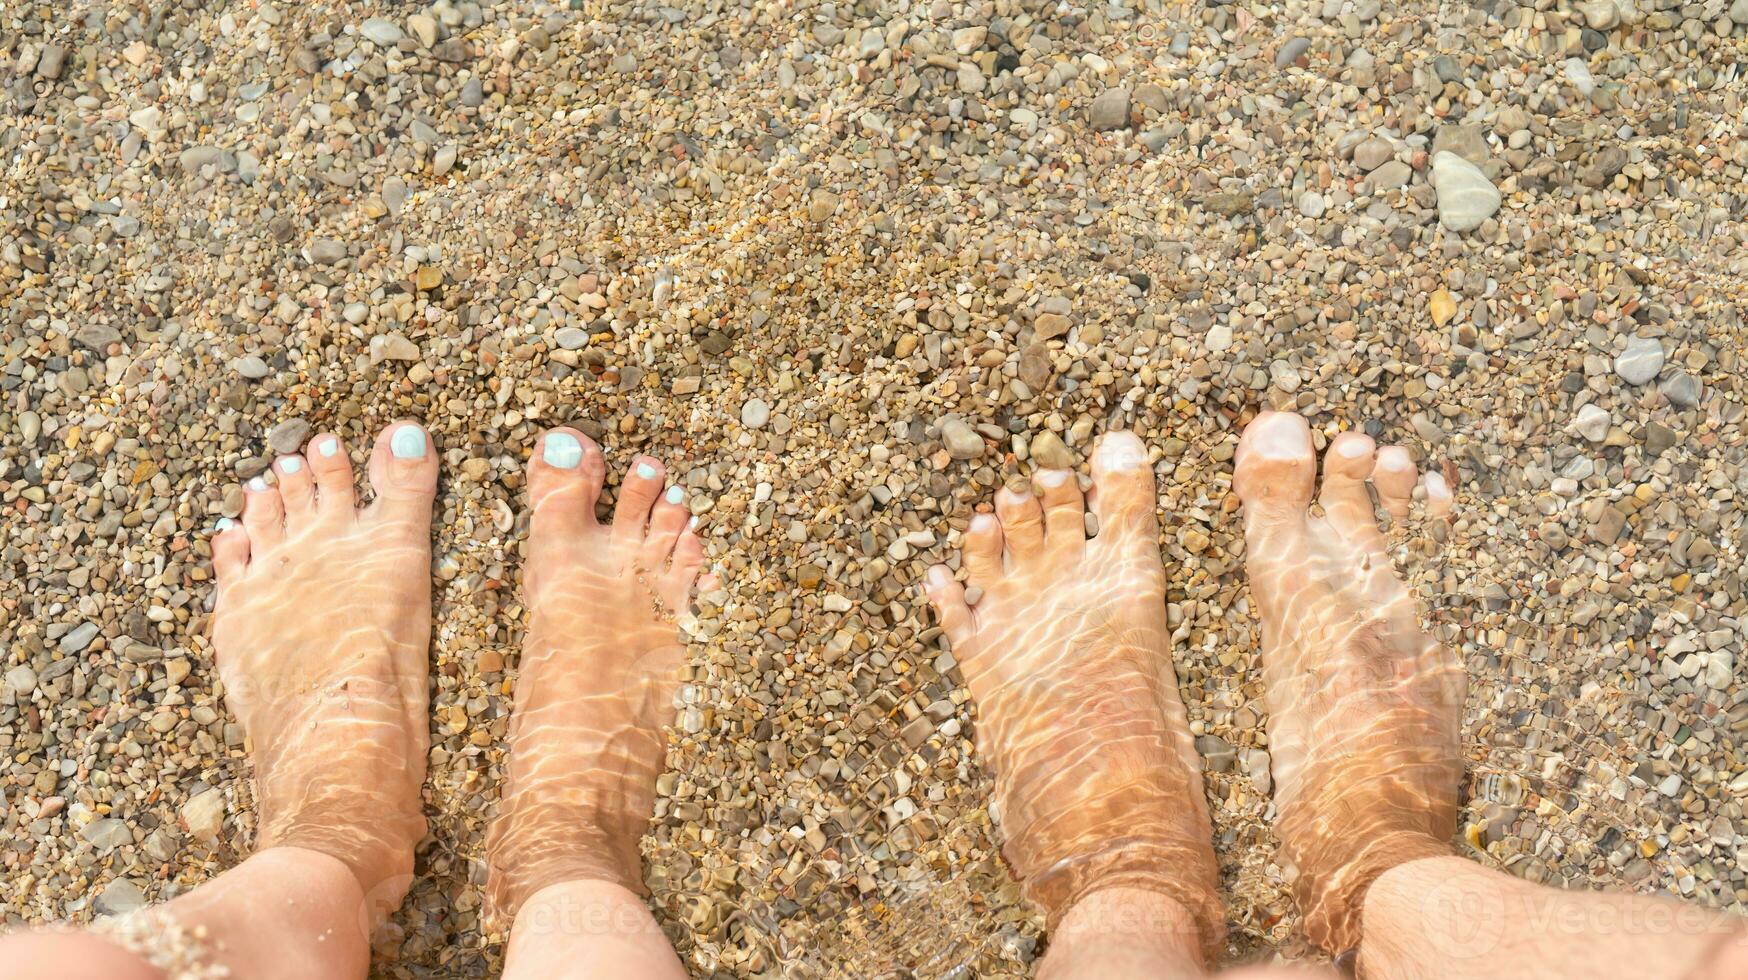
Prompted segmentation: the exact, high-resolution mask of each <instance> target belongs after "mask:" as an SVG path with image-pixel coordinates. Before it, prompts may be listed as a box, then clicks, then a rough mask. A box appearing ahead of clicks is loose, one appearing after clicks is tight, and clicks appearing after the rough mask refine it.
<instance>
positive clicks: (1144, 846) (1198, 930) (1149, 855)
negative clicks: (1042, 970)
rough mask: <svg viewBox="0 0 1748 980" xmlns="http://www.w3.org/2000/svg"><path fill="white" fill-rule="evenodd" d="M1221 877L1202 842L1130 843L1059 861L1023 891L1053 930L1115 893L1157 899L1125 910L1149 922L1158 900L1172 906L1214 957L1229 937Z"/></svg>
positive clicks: (1110, 844) (1106, 902) (1200, 945)
mask: <svg viewBox="0 0 1748 980" xmlns="http://www.w3.org/2000/svg"><path fill="white" fill-rule="evenodd" d="M1216 877H1217V872H1216V870H1215V865H1214V859H1213V853H1212V851H1211V850H1210V849H1209V848H1208V846H1207V845H1206V844H1205V843H1203V842H1201V841H1194V842H1181V841H1175V840H1168V839H1159V840H1153V839H1128V840H1118V841H1112V842H1108V846H1106V847H1105V848H1104V849H1102V850H1097V851H1093V852H1091V853H1083V854H1079V855H1076V856H1073V857H1069V858H1065V859H1062V860H1059V861H1057V862H1055V864H1054V865H1052V866H1051V867H1049V868H1048V869H1047V870H1045V871H1044V872H1042V873H1040V874H1037V875H1035V876H1033V877H1031V878H1029V879H1028V880H1027V881H1026V882H1025V886H1024V891H1025V894H1026V896H1027V898H1029V899H1031V900H1032V901H1033V902H1034V903H1036V904H1038V905H1039V906H1041V907H1043V909H1044V911H1045V913H1046V915H1047V916H1048V919H1049V922H1050V923H1051V926H1052V928H1057V927H1059V926H1060V925H1061V924H1064V923H1067V922H1068V921H1069V918H1070V917H1071V916H1073V915H1076V914H1077V910H1078V914H1080V915H1083V916H1084V915H1085V914H1086V912H1085V909H1086V908H1088V907H1089V906H1088V903H1092V906H1091V907H1106V906H1109V905H1110V903H1111V902H1112V898H1111V896H1113V895H1119V894H1120V895H1127V896H1137V895H1147V896H1152V897H1153V898H1152V899H1151V900H1149V901H1148V902H1143V903H1129V904H1126V905H1123V906H1121V908H1123V909H1125V910H1127V909H1139V910H1141V914H1142V916H1143V920H1144V922H1143V924H1145V922H1150V921H1155V919H1156V910H1158V909H1159V907H1160V906H1159V905H1158V903H1159V902H1164V903H1169V905H1170V906H1171V908H1172V909H1173V910H1175V912H1174V914H1175V915H1178V916H1182V917H1183V918H1184V919H1185V921H1187V922H1188V924H1189V928H1190V932H1191V933H1192V934H1193V935H1194V936H1195V939H1194V942H1193V943H1192V945H1194V946H1196V947H1197V948H1199V949H1200V950H1202V951H1203V953H1204V954H1205V955H1206V956H1209V957H1212V956H1214V955H1216V954H1217V951H1218V948H1219V946H1220V943H1221V941H1222V940H1223V939H1224V938H1225V934H1226V913H1225V907H1224V906H1223V905H1222V904H1221V902H1220V897H1219V893H1218V886H1217V883H1216ZM1142 931H1145V930H1141V929H1132V930H1130V932H1132V933H1136V934H1139V933H1140V932H1142Z"/></svg>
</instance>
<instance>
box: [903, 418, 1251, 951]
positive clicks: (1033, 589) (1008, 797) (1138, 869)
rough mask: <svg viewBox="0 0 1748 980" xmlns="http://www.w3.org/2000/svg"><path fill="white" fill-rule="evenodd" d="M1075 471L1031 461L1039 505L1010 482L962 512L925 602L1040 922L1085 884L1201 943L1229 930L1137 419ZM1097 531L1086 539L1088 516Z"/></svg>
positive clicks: (1008, 849) (1054, 921)
mask: <svg viewBox="0 0 1748 980" xmlns="http://www.w3.org/2000/svg"><path fill="white" fill-rule="evenodd" d="M1092 469H1093V481H1092V491H1091V493H1090V495H1089V496H1090V497H1091V500H1090V505H1091V506H1090V507H1089V506H1088V503H1089V502H1083V500H1082V496H1081V491H1080V486H1079V485H1078V483H1077V482H1076V478H1075V475H1074V473H1072V472H1071V471H1068V470H1040V471H1038V473H1037V474H1036V478H1037V482H1038V485H1039V486H1040V487H1041V488H1042V497H1043V499H1042V502H1040V500H1039V499H1038V498H1037V497H1034V496H1033V495H1032V494H1030V493H1023V492H1015V491H1012V490H1003V491H1002V492H1001V493H1000V494H998V495H997V497H996V502H995V511H996V512H995V514H993V515H991V514H978V515H976V516H975V517H973V518H972V521H971V526H970V528H969V529H968V530H967V531H966V534H965V549H964V555H963V567H964V570H965V572H966V573H967V580H968V581H969V583H970V584H971V585H972V586H974V587H976V588H978V589H980V590H982V593H983V594H982V597H981V598H979V599H978V601H977V602H976V604H975V605H971V604H968V603H967V602H966V593H965V588H964V586H962V585H961V584H960V583H959V582H958V580H956V579H955V578H954V576H953V573H952V571H951V570H949V569H948V568H947V567H946V566H944V565H937V566H935V567H934V568H931V569H929V573H928V590H929V599H930V601H932V602H933V603H934V605H935V609H936V611H937V613H938V614H939V616H940V619H941V626H942V629H944V630H945V631H946V633H947V637H948V639H949V640H951V641H952V644H953V655H954V657H955V658H957V660H958V661H959V666H960V669H961V670H963V671H964V674H965V683H966V686H967V687H969V688H970V691H971V696H972V698H973V699H974V700H975V701H976V702H977V713H978V722H977V745H978V752H979V754H981V755H982V756H983V757H984V759H985V760H987V762H988V763H989V765H990V767H991V768H992V769H993V770H994V772H995V779H996V785H995V796H996V801H997V803H998V804H999V805H1000V807H1001V815H1002V830H1003V832H1004V834H1005V836H1006V838H1007V840H1006V843H1005V845H1004V846H1003V848H1002V853H1003V855H1004V856H1005V857H1006V858H1007V860H1008V864H1009V865H1010V866H1011V867H1012V868H1013V872H1014V876H1015V877H1016V878H1018V879H1019V880H1020V882H1021V884H1022V887H1023V888H1024V890H1025V893H1026V895H1027V897H1029V898H1030V899H1032V900H1033V901H1034V902H1037V903H1038V904H1039V905H1041V906H1043V907H1044V909H1045V911H1046V912H1047V913H1048V914H1049V918H1050V923H1051V928H1053V929H1054V928H1056V926H1057V925H1058V924H1059V923H1060V920H1061V919H1062V916H1063V915H1064V914H1065V913H1066V912H1068V910H1069V909H1070V908H1071V907H1073V906H1075V905H1076V904H1077V903H1079V902H1080V901H1081V900H1082V899H1083V898H1086V897H1088V896H1090V895H1092V894H1093V893H1094V892H1100V891H1104V892H1109V891H1110V890H1113V889H1135V890H1140V891H1145V892H1152V893H1156V894H1163V895H1165V896H1166V897H1168V898H1170V899H1171V900H1172V901H1174V902H1175V903H1177V905H1178V906H1181V913H1182V916H1181V917H1182V918H1183V919H1184V920H1185V921H1186V922H1187V923H1193V926H1192V928H1191V929H1190V930H1189V931H1191V932H1193V933H1195V935H1192V936H1190V937H1189V945H1190V946H1191V947H1192V948H1194V947H1196V946H1200V947H1201V948H1202V950H1203V951H1204V953H1211V952H1213V951H1214V949H1215V948H1216V947H1217V945H1218V941H1219V939H1220V937H1221V936H1222V934H1223V933H1224V931H1225V930H1224V920H1225V915H1224V912H1223V910H1222V908H1221V905H1220V899H1219V896H1218V895H1217V893H1216V891H1215V889H1216V878H1217V874H1216V870H1215V864H1214V853H1213V847H1212V844H1211V841H1210V838H1211V836H1212V830H1211V828H1210V825H1209V821H1208V810H1207V805H1206V803H1205V802H1204V800H1203V796H1202V776H1201V760H1200V759H1199V757H1198V756H1197V755H1196V751H1195V747H1194V745H1193V743H1192V742H1191V739H1190V731H1189V722H1188V721H1187V719H1186V718H1185V713H1184V706H1183V702H1182V700H1180V699H1179V697H1178V690H1177V676H1176V674H1175V672H1174V671H1173V670H1172V663H1171V634H1170V631H1169V629H1168V628H1167V624H1166V615H1165V568H1164V566H1163V565H1162V564H1161V561H1160V555H1159V525H1158V523H1157V522H1156V521H1155V519H1154V492H1153V471H1152V469H1151V468H1150V467H1149V465H1148V461H1147V450H1146V447H1144V446H1143V445H1142V444H1141V440H1140V439H1138V438H1136V437H1135V435H1134V434H1133V433H1130V432H1113V433H1110V434H1108V435H1106V436H1105V437H1104V439H1102V440H1101V441H1100V443H1099V446H1098V449H1097V450H1096V451H1095V453H1094V454H1093V466H1092ZM1089 509H1090V510H1091V512H1092V513H1093V514H1094V515H1095V516H1096V517H1097V519H1098V534H1097V536H1095V537H1093V538H1091V539H1089V538H1088V537H1087V534H1086V518H1087V511H1088V510H1089Z"/></svg>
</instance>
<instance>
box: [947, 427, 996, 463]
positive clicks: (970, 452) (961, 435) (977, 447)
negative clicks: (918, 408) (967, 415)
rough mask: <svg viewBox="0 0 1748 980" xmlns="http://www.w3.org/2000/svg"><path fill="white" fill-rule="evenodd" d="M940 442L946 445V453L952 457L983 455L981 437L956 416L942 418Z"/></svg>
mask: <svg viewBox="0 0 1748 980" xmlns="http://www.w3.org/2000/svg"><path fill="white" fill-rule="evenodd" d="M941 443H942V445H944V446H946V447H947V455H949V456H951V457H953V458H954V459H976V458H978V457H979V456H982V455H983V453H984V449H985V448H986V447H985V446H984V444H983V437H982V436H980V435H978V434H977V431H976V430H975V429H973V428H971V426H969V425H966V424H965V422H964V421H963V420H961V419H957V418H947V419H943V420H942V422H941Z"/></svg>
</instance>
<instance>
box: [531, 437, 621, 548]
mask: <svg viewBox="0 0 1748 980" xmlns="http://www.w3.org/2000/svg"><path fill="white" fill-rule="evenodd" d="M606 476H607V464H606V460H605V459H604V458H603V457H602V455H601V447H600V446H598V445H596V444H595V441H594V440H593V439H590V438H589V437H588V436H586V435H583V434H582V433H581V432H578V431H577V430H576V429H570V428H559V429H551V430H549V431H548V432H547V433H546V434H545V435H543V436H541V437H540V443H539V445H537V446H535V447H534V457H533V458H532V459H530V460H529V461H528V501H529V504H530V506H531V507H532V508H533V514H534V517H533V532H534V533H535V534H544V533H545V532H546V530H547V529H549V528H550V529H555V530H558V531H560V533H564V532H566V531H575V530H578V529H581V528H586V527H593V526H594V525H595V502H596V501H597V500H599V499H600V498H601V482H602V481H603V480H604V479H606Z"/></svg>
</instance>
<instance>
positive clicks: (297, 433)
mask: <svg viewBox="0 0 1748 980" xmlns="http://www.w3.org/2000/svg"><path fill="white" fill-rule="evenodd" d="M309 437H310V424H309V423H308V422H305V421H304V420H303V419H286V420H285V421H283V422H281V423H279V424H278V425H276V426H274V427H273V428H271V429H269V430H267V447H268V448H269V449H271V450H273V451H274V452H276V453H278V454H279V455H281V456H288V455H290V454H292V453H295V452H297V451H298V450H299V449H302V448H303V444H304V441H305V440H307V439H309Z"/></svg>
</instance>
